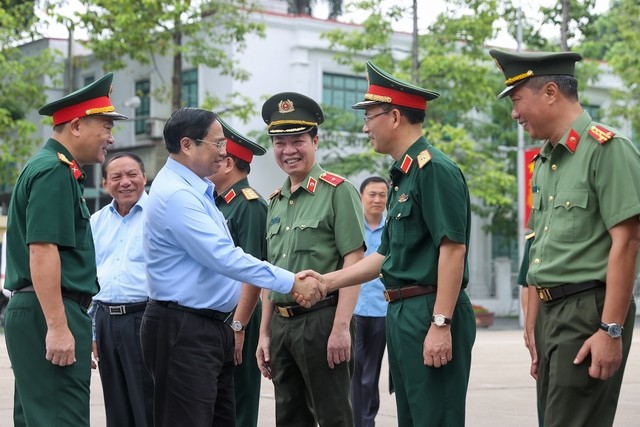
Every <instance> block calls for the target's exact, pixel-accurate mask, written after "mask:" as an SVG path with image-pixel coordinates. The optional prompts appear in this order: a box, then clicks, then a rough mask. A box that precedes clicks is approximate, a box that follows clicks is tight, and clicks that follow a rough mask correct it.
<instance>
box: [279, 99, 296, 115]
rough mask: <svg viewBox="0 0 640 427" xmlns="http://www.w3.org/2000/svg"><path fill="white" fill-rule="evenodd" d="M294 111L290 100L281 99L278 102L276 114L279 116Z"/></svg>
mask: <svg viewBox="0 0 640 427" xmlns="http://www.w3.org/2000/svg"><path fill="white" fill-rule="evenodd" d="M294 111H296V109H295V108H293V102H291V100H290V99H283V100H282V101H280V102H278V112H279V113H280V114H286V113H292V112H294Z"/></svg>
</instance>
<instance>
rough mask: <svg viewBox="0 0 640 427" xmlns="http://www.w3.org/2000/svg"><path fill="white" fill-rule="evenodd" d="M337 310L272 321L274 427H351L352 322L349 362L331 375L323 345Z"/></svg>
mask: <svg viewBox="0 0 640 427" xmlns="http://www.w3.org/2000/svg"><path fill="white" fill-rule="evenodd" d="M335 314H336V307H335V306H331V307H325V308H322V309H320V310H317V311H314V312H311V313H308V314H304V315H301V316H295V317H291V318H283V317H280V316H278V315H276V314H274V315H273V317H272V319H271V343H270V346H269V349H270V351H271V372H272V374H273V385H274V388H275V395H276V425H277V426H278V427H316V426H317V425H319V426H320V427H352V426H353V414H352V411H351V402H350V400H351V399H350V397H349V388H350V382H351V373H352V372H353V341H354V337H355V332H356V331H355V321H354V320H351V324H350V328H349V330H350V333H351V348H352V351H351V361H350V362H348V363H340V364H338V365H336V366H335V367H334V368H333V369H330V368H329V363H328V362H327V341H328V339H329V335H330V334H331V329H332V327H333V319H334V317H335Z"/></svg>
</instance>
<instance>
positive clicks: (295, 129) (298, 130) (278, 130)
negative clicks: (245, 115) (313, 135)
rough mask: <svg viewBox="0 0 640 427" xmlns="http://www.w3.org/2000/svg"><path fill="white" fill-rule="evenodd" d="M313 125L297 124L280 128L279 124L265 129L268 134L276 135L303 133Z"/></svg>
mask: <svg viewBox="0 0 640 427" xmlns="http://www.w3.org/2000/svg"><path fill="white" fill-rule="evenodd" d="M314 127H315V126H301V127H300V126H299V127H292V128H282V127H279V126H276V127H274V128H273V129H269V130H268V131H267V135H269V136H278V135H300V134H303V133H307V132H309V131H310V130H311V129H313V128H314Z"/></svg>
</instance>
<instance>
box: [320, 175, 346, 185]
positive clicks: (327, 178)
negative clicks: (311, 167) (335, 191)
mask: <svg viewBox="0 0 640 427" xmlns="http://www.w3.org/2000/svg"><path fill="white" fill-rule="evenodd" d="M320 179H321V180H323V181H324V182H327V183H329V184H331V185H333V186H334V187H337V186H338V185H340V184H342V182H343V181H344V178H343V177H341V176H340V175H335V174H333V173H331V172H325V173H323V174H322V175H320Z"/></svg>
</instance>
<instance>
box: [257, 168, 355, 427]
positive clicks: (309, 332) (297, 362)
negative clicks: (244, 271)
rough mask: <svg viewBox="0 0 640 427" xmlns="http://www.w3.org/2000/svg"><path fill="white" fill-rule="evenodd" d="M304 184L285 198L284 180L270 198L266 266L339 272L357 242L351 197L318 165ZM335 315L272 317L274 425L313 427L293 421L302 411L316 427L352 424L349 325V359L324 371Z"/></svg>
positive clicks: (325, 311) (345, 185) (287, 299)
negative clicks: (310, 413) (318, 425)
mask: <svg viewBox="0 0 640 427" xmlns="http://www.w3.org/2000/svg"><path fill="white" fill-rule="evenodd" d="M303 183H304V184H303V185H302V186H301V187H300V188H298V189H297V190H296V191H295V192H294V193H291V190H290V180H289V179H288V178H287V180H286V181H285V183H284V185H283V187H282V188H281V189H280V190H278V191H277V192H276V193H275V194H274V195H273V196H272V197H271V204H270V205H269V212H268V215H267V217H268V226H267V253H268V261H269V262H270V263H272V264H274V265H276V266H278V267H282V268H285V269H287V270H289V271H301V270H306V269H313V270H315V271H317V272H319V273H321V274H323V273H328V272H331V271H335V270H339V269H341V268H342V265H343V258H344V256H345V255H347V254H348V253H350V252H353V251H354V250H356V249H358V248H360V247H362V245H363V244H364V222H363V214H362V205H361V203H360V198H359V196H358V192H357V190H356V189H355V187H353V185H351V183H349V182H347V181H345V180H344V179H343V178H340V177H338V176H337V175H333V174H329V173H326V172H325V171H324V170H323V169H322V168H321V167H320V166H319V165H317V164H316V165H314V166H313V168H312V169H311V171H310V172H309V174H308V176H307V177H306V178H305V180H304V181H303ZM269 298H270V299H271V300H272V301H273V302H274V303H276V304H293V300H292V299H291V296H289V295H285V294H280V293H277V292H270V294H269ZM335 312H336V307H335V306H330V307H325V308H322V309H320V310H317V311H313V312H311V313H308V314H305V315H302V316H295V317H291V318H283V317H280V316H278V315H275V314H274V316H273V318H272V322H271V346H270V350H271V367H272V372H273V383H274V385H275V391H276V408H277V414H276V418H277V422H276V423H277V424H278V425H298V426H305V425H315V421H314V420H313V419H305V418H299V417H304V416H305V415H306V414H307V413H308V412H307V411H305V410H304V409H305V408H307V406H310V409H311V410H312V411H313V412H314V413H315V415H316V417H317V422H318V423H319V424H320V425H322V426H339V425H344V426H351V425H353V416H352V412H351V403H350V398H349V390H350V388H349V387H350V378H351V373H352V371H353V344H354V343H353V341H354V337H355V323H354V322H353V321H352V322H351V327H350V333H351V351H352V355H351V361H350V362H349V363H340V364H338V365H336V366H335V367H334V368H333V369H330V368H329V366H328V364H327V341H328V339H329V335H330V333H331V329H332V326H333V319H334V316H335ZM283 409H284V410H283ZM301 409H303V411H302V412H303V413H304V414H301V413H300V411H301Z"/></svg>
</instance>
